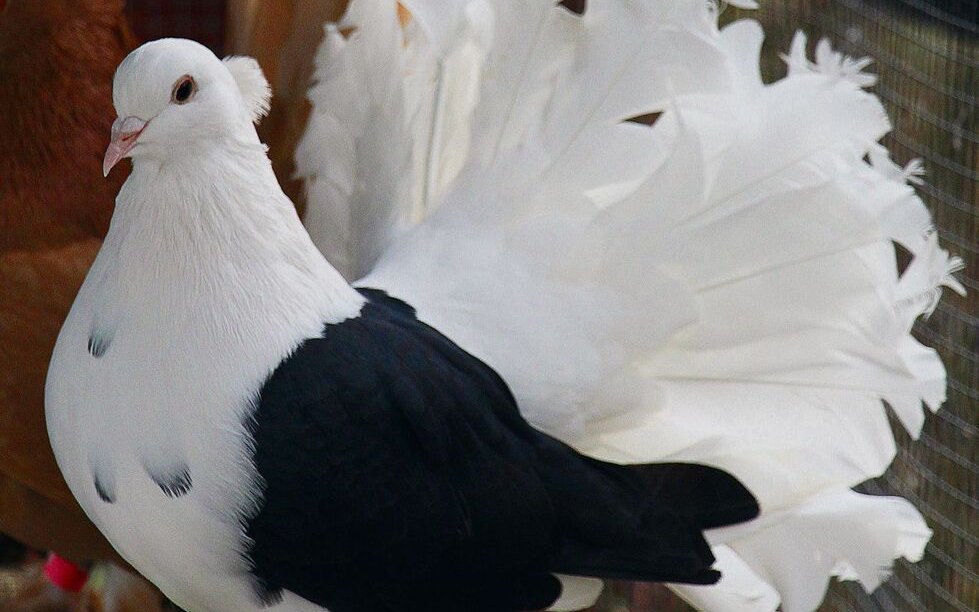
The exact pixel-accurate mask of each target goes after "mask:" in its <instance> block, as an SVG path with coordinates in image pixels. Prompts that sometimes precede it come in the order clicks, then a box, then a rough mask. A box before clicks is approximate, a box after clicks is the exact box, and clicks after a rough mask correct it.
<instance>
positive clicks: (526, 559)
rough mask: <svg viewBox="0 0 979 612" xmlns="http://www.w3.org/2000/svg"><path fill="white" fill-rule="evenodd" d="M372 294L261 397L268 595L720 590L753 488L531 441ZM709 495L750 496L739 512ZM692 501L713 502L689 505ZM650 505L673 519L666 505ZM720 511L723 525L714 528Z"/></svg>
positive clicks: (485, 376)
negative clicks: (730, 525)
mask: <svg viewBox="0 0 979 612" xmlns="http://www.w3.org/2000/svg"><path fill="white" fill-rule="evenodd" d="M364 294H365V295H366V296H367V297H368V299H369V302H368V304H367V305H365V307H364V309H363V311H362V313H361V316H359V317H357V318H355V319H350V320H347V321H344V322H342V323H340V324H337V325H328V326H327V328H326V329H325V331H324V333H323V336H322V337H321V338H316V339H311V340H308V341H306V342H305V343H304V344H303V345H301V346H300V347H299V348H298V349H297V351H296V352H295V353H294V354H293V355H292V356H291V357H290V358H289V359H287V360H286V361H284V362H283V363H282V364H281V365H280V366H279V368H278V369H277V370H276V371H275V372H274V373H273V374H272V376H271V377H270V379H269V380H268V381H267V383H266V384H265V386H264V387H263V389H262V391H261V394H260V397H259V402H258V407H257V410H256V412H255V415H254V421H253V423H252V431H253V434H254V444H255V464H256V467H257V469H258V472H259V474H260V475H261V477H262V478H263V479H264V485H265V490H264V499H263V503H262V505H261V507H260V509H259V510H258V512H257V514H256V515H255V516H254V517H251V518H250V519H248V520H247V521H246V534H247V536H248V537H249V541H250V542H251V544H250V549H249V550H248V556H249V557H250V560H251V562H252V563H253V567H254V570H253V573H254V575H255V577H256V582H257V585H258V590H259V593H260V595H261V596H262V597H264V598H265V599H266V600H267V601H269V602H273V601H275V600H276V599H277V597H278V594H279V593H281V590H282V589H286V590H289V591H292V592H294V593H296V594H298V595H300V596H302V597H304V598H306V599H308V600H310V601H313V602H315V603H318V604H320V605H323V606H325V607H328V608H329V609H330V610H331V611H333V612H345V611H348V610H349V611H357V612H373V611H389V610H390V611H393V610H399V611H403V610H427V611H443V610H444V611H446V612H449V611H460V610H468V611H473V612H477V611H480V610H486V611H495V612H499V611H506V610H532V609H540V608H544V607H546V606H548V605H549V604H550V603H552V602H553V600H554V599H555V598H556V597H557V595H558V592H559V585H558V583H557V581H556V580H555V579H554V578H553V577H551V575H550V573H549V572H551V571H563V572H568V573H578V574H586V575H597V576H608V577H621V578H627V579H646V580H654V579H661V580H682V581H689V582H713V581H714V580H716V578H717V575H716V573H714V572H712V571H710V570H709V566H710V564H711V563H712V561H713V559H712V557H711V556H710V552H709V549H707V547H706V544H705V543H704V542H703V540H702V537H701V535H700V529H702V528H703V527H704V526H708V523H711V521H713V522H714V523H716V522H718V521H717V516H718V514H717V513H718V512H721V513H722V515H723V516H724V517H725V521H726V522H732V521H729V520H727V519H732V518H733V519H736V520H744V518H750V517H751V516H754V513H756V512H757V506H756V505H754V500H753V499H752V498H751V496H750V495H749V494H747V492H746V491H745V490H744V489H743V487H741V486H740V485H739V484H737V483H736V481H733V479H731V478H730V477H729V476H727V475H725V474H723V473H722V472H717V471H716V470H711V469H710V468H703V467H702V466H672V467H670V466H663V467H660V466H651V467H650V469H648V470H646V472H645V473H644V474H639V473H636V472H634V471H632V470H631V469H630V468H626V467H623V466H613V465H609V464H605V463H601V462H598V461H593V460H590V459H585V458H583V457H581V456H580V455H578V454H577V453H575V452H574V451H573V450H571V449H569V448H568V447H566V446H564V445H563V444H561V443H559V442H557V441H555V440H553V439H551V438H549V437H547V436H546V435H544V434H542V433H540V432H538V431H536V430H534V429H533V428H532V427H530V426H529V425H528V424H527V423H526V421H524V419H523V418H522V417H521V416H520V413H519V411H518V409H517V406H516V402H515V401H514V399H513V397H512V395H511V393H510V391H509V389H508V388H507V387H506V385H505V383H504V382H503V381H502V379H500V377H499V376H498V375H497V374H496V373H495V372H494V371H493V370H492V369H491V368H489V367H488V366H486V365H485V364H483V363H482V362H481V361H479V360H478V359H476V358H475V357H473V356H471V355H469V354H468V353H466V352H465V351H463V350H462V349H460V348H459V347H458V346H456V345H455V344H453V343H452V342H451V341H450V340H448V339H447V338H445V337H444V336H442V335H441V334H439V333H438V332H437V331H435V330H434V329H432V328H430V327H428V326H426V325H424V324H423V323H420V322H419V321H418V320H417V319H416V318H415V315H414V311H413V310H412V309H411V308H410V307H409V306H408V305H407V304H404V303H403V302H400V301H398V300H395V299H393V298H390V297H388V296H387V295H386V294H384V293H383V292H379V291H371V290H364ZM650 470H651V471H650ZM666 472H669V473H670V476H669V477H668V478H667V480H668V481H669V482H670V483H673V484H669V485H667V486H664V483H663V480H664V479H663V477H662V474H663V473H666ZM694 473H695V474H694ZM656 474H660V476H657V475H656ZM692 474H693V475H692ZM729 481H730V482H729ZM731 482H733V483H734V484H733V485H732V484H731ZM678 483H679V484H678ZM691 483H692V484H691ZM705 486H706V487H709V488H712V489H714V490H722V491H725V492H732V491H733V494H732V495H731V496H730V497H731V499H734V500H735V502H733V503H734V506H733V510H732V509H727V506H725V505H724V504H721V506H723V507H724V508H726V509H724V510H718V509H717V507H716V506H718V504H716V503H715V502H716V501H717V499H714V498H715V497H717V498H719V497H720V496H719V495H718V494H714V493H708V494H705V493H704V492H703V489H704V487H705ZM718 487H720V489H718ZM725 487H727V488H725ZM691 489H693V490H696V491H697V493H696V494H695V495H696V496H699V497H704V496H705V495H706V496H708V497H711V499H709V500H706V501H702V500H699V499H698V500H697V501H696V502H693V505H695V506H697V509H692V508H690V507H687V506H689V505H690V504H691V502H689V501H687V497H689V494H690V490H691ZM677 490H682V491H684V493H683V496H684V497H683V500H684V501H679V502H677V503H676V504H674V505H675V506H677V507H675V508H674V507H671V506H670V503H671V499H672V497H673V496H674V494H673V491H677ZM651 492H656V493H657V494H658V495H659V498H660V500H661V501H663V502H665V504H666V505H664V504H660V503H658V504H653V506H651V504H650V499H649V497H650V493H651ZM728 497H729V496H727V495H726V494H725V495H724V500H725V502H728V501H729V500H728ZM705 503H706V504H708V505H710V510H709V513H711V515H710V516H711V518H709V519H708V518H703V517H699V516H697V512H701V511H702V509H703V506H704V504H705ZM729 505H730V504H729ZM702 513H703V512H702ZM651 526H652V527H655V528H651ZM709 526H713V525H712V524H711V525H709ZM660 527H661V528H660Z"/></svg>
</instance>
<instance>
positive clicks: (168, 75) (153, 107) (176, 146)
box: [102, 38, 271, 175]
mask: <svg viewBox="0 0 979 612" xmlns="http://www.w3.org/2000/svg"><path fill="white" fill-rule="evenodd" d="M270 96H271V91H270V89H269V85H268V82H267V81H266V80H265V77H264V76H263V75H262V70H261V68H259V66H258V62H256V61H255V60H254V59H252V58H250V57H228V58H225V59H224V60H220V59H218V58H217V57H216V56H215V55H214V54H213V53H212V52H211V51H210V50H209V49H208V48H207V47H205V46H203V45H201V44H199V43H196V42H194V41H190V40H182V39H176V38H165V39H162V40H156V41H153V42H149V43H146V44H145V45H143V46H141V47H139V48H137V49H136V50H134V51H133V52H132V53H130V54H129V55H128V56H127V57H126V59H125V60H123V62H122V64H120V65H119V68H118V70H116V75H115V79H114V80H113V85H112V102H113V104H114V105H115V108H116V113H117V115H118V118H117V119H116V120H115V122H114V123H113V124H112V140H111V142H110V143H109V147H108V149H107V150H106V152H105V159H104V160H103V165H102V169H103V172H104V173H105V174H106V175H108V174H109V170H111V169H112V167H113V166H115V165H116V164H117V163H119V161H120V160H121V159H123V158H124V157H131V158H133V159H134V160H137V159H139V158H141V157H146V158H155V159H156V160H157V161H159V162H165V161H166V160H167V159H168V158H170V157H172V156H175V155H187V154H188V153H192V152H194V151H200V150H205V149H207V148H208V147H210V146H214V145H215V144H218V143H222V142H227V141H228V140H229V139H230V140H244V141H248V142H253V141H255V140H256V138H257V137H256V136H255V130H254V127H253V123H255V122H257V121H258V120H259V119H260V118H261V117H262V116H263V115H265V113H266V112H267V111H268V108H269V98H270Z"/></svg>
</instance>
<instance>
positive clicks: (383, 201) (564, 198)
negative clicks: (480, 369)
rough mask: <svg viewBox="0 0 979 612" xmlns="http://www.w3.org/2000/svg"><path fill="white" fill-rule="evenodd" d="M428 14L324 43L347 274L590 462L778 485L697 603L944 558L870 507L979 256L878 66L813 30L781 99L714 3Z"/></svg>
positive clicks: (930, 385)
mask: <svg viewBox="0 0 979 612" xmlns="http://www.w3.org/2000/svg"><path fill="white" fill-rule="evenodd" d="M404 4H405V6H406V7H407V8H408V10H409V11H410V12H411V15H412V19H411V20H410V21H409V22H408V23H407V24H406V25H402V23H401V21H399V18H398V7H397V5H396V4H395V3H394V2H393V1H374V2H366V1H361V0H354V2H352V3H351V5H350V8H349V11H348V13H347V15H346V17H345V18H344V21H343V22H342V23H341V24H339V27H335V28H331V29H329V30H328V32H327V38H326V41H325V42H324V44H323V46H322V47H321V49H320V51H319V56H318V61H317V66H318V68H317V75H316V78H317V80H318V82H317V84H316V86H315V87H314V88H313V89H312V90H311V92H310V98H311V100H312V102H313V106H314V112H313V116H312V118H311V121H310V127H309V130H308V132H307V134H306V136H305V139H304V141H303V143H302V145H301V148H300V150H299V152H298V167H299V171H300V173H301V175H302V176H303V177H305V178H306V179H307V186H308V192H309V211H308V213H307V218H306V223H307V226H308V227H309V229H310V232H311V234H312V235H313V237H314V239H315V240H316V241H317V244H318V245H319V246H320V248H321V249H322V250H323V251H324V253H326V254H327V256H328V257H329V258H330V259H331V261H332V262H333V263H334V264H335V265H337V266H338V267H339V268H340V269H341V270H342V271H343V272H344V273H346V274H347V275H348V277H350V278H358V277H363V278H361V280H360V281H359V283H358V284H360V285H363V286H371V287H378V288H382V289H385V290H387V291H388V292H389V293H391V294H392V295H394V296H397V297H400V298H403V299H405V300H406V301H408V302H409V303H411V304H412V305H414V306H415V307H416V308H417V309H418V314H419V317H420V318H421V319H422V320H423V321H426V322H428V323H430V324H432V325H434V326H435V327H436V328H438V329H439V330H441V331H442V332H443V333H445V334H446V335H448V336H449V337H450V338H452V339H453V340H454V341H455V342H457V343H458V344H459V345H460V346H462V347H463V348H465V349H466V350H468V351H469V352H471V353H473V354H474V355H476V356H477V357H479V358H480V359H482V360H484V361H485V362H487V363H488V364H489V365H491V366H492V367H493V368H495V369H496V370H497V371H498V372H499V373H500V374H501V375H502V376H503V378H504V379H505V380H506V381H507V383H508V384H509V385H510V387H511V389H512V390H513V391H514V393H515V395H516V397H517V399H518V401H519V403H520V405H521V408H522V410H523V411H524V414H525V415H526V416H527V418H528V419H529V420H530V421H531V422H532V423H534V424H535V425H536V426H538V427H540V428H542V429H543V430H545V431H547V432H548V433H550V434H552V435H555V436H557V437H559V438H561V439H563V440H564V441H566V442H568V443H570V444H572V445H574V446H575V447H576V448H578V449H579V450H582V451H583V452H586V453H589V454H592V455H594V456H596V457H600V458H604V459H609V460H614V461H621V462H654V461H667V460H669V461H673V460H680V461H694V462H701V463H707V464H711V465H715V466H718V467H721V468H723V469H725V470H727V471H729V472H731V473H733V474H734V475H735V476H737V477H738V478H739V479H741V480H742V482H744V483H745V484H746V485H748V487H749V488H750V489H751V490H752V492H753V493H754V494H755V495H756V496H757V497H758V499H759V501H760V503H761V506H762V508H763V516H762V518H761V519H759V520H758V521H755V522H754V523H751V524H748V525H746V526H743V527H738V528H730V529H724V530H717V531H716V532H714V533H712V534H711V541H712V543H713V544H714V545H715V547H716V552H717V556H718V559H719V567H720V568H721V569H722V570H725V571H727V572H728V573H727V574H726V577H725V579H724V580H723V581H722V582H721V583H720V584H718V585H715V586H713V587H677V588H678V589H679V591H680V593H681V595H682V596H684V597H685V598H687V599H688V600H690V601H692V602H694V603H695V604H696V605H698V606H701V607H703V608H704V609H711V610H773V609H774V608H775V607H776V606H777V605H781V606H782V608H783V609H785V610H790V611H791V610H808V609H811V608H813V607H815V606H816V605H818V602H819V600H820V599H821V598H822V596H823V593H824V590H825V585H826V583H827V581H828V579H829V577H830V576H837V577H839V578H841V579H854V580H860V581H861V582H862V583H863V585H864V586H865V587H867V588H868V589H873V588H875V587H876V586H877V585H878V584H879V583H880V581H881V580H882V578H883V574H882V570H881V568H886V567H889V566H890V565H891V563H892V562H893V560H894V559H895V558H897V557H905V558H908V559H911V560H915V559H918V558H920V556H921V554H922V551H923V548H924V545H925V544H926V543H927V540H928V537H929V535H930V532H929V531H928V529H927V527H926V526H925V524H924V521H923V519H922V518H921V516H920V515H919V514H918V513H917V511H915V510H914V509H913V508H912V507H911V506H910V505H909V504H908V503H907V502H904V501H903V500H897V499H891V498H880V497H871V496H866V495H860V494H857V493H854V492H852V491H850V490H849V488H850V487H852V486H854V485H857V484H859V483H860V482H863V481H865V480H867V479H869V478H873V477H875V476H878V475H880V474H881V473H882V472H883V471H884V470H885V469H886V468H887V466H888V465H889V464H890V462H891V460H892V459H893V457H894V453H895V445H894V438H893V435H892V432H891V430H890V427H889V425H888V422H887V418H886V414H885V408H884V405H883V403H882V401H881V400H886V401H887V403H888V404H890V405H891V406H892V407H893V409H894V411H895V413H896V414H897V416H898V417H899V418H900V420H901V422H902V424H903V425H904V426H905V427H906V428H907V429H908V431H909V432H910V433H911V434H912V435H917V433H918V432H919V431H920V428H921V425H922V423H923V420H924V411H923V409H922V405H923V404H924V405H925V406H927V407H928V408H929V409H931V410H937V409H938V408H939V406H940V405H941V404H942V402H943V401H944V398H945V371H944V368H943V366H942V364H941V362H940V360H939V359H938V356H937V355H936V354H935V352H934V351H933V350H931V349H930V348H927V347H925V346H922V345H921V344H920V343H918V342H917V341H916V340H915V339H914V338H912V337H911V335H910V334H909V330H910V328H911V325H912V323H913V321H914V320H915V319H916V318H917V317H918V316H920V315H922V314H925V313H928V312H930V311H931V309H933V308H934V305H935V303H936V302H937V300H938V298H939V295H940V290H941V287H942V286H948V287H951V288H952V289H954V290H956V291H959V292H961V291H962V287H961V285H959V284H958V283H957V282H956V281H955V280H954V279H953V278H952V276H951V274H952V273H953V272H954V271H956V270H957V269H958V268H959V267H960V266H961V261H960V260H959V259H958V258H955V257H950V256H949V255H948V253H947V252H945V251H944V250H942V249H941V248H939V246H938V244H937V240H936V238H935V234H934V232H933V231H931V229H930V224H931V220H930V215H929V213H928V211H927V210H926V208H925V207H924V205H923V203H922V201H921V200H920V199H919V198H918V196H917V195H916V194H915V192H914V189H913V188H912V187H911V186H909V184H908V183H909V182H918V181H920V179H919V178H918V176H917V175H918V174H919V172H918V167H917V166H910V167H909V168H908V169H907V170H905V169H901V168H898V167H897V166H895V165H894V164H893V163H892V162H891V161H890V160H889V158H888V156H887V153H886V151H884V150H883V149H882V148H881V147H880V145H878V144H877V142H878V141H879V139H880V138H881V137H882V136H883V135H884V134H885V133H886V132H887V131H888V130H889V129H890V124H889V122H888V120H887V117H886V114H885V112H884V110H883V108H882V106H881V104H880V102H879V101H878V100H877V98H876V97H875V96H873V95H871V94H869V93H867V92H866V91H864V90H863V87H865V86H867V85H870V84H872V83H873V77H872V76H870V75H867V74H865V73H863V72H862V71H861V70H862V69H863V68H864V67H865V66H866V62H865V61H863V60H858V61H854V60H851V59H849V58H846V57H843V56H842V55H839V54H837V53H834V52H833V51H832V49H831V48H830V47H829V45H828V44H826V43H820V45H819V46H818V47H817V53H816V60H815V62H813V61H810V60H809V59H808V58H807V57H806V54H805V39H804V37H802V36H801V35H799V36H797V37H796V39H795V41H794V42H793V44H792V48H791V50H790V53H789V55H788V56H787V57H786V60H787V62H788V64H789V67H790V71H789V75H788V76H787V77H786V78H784V79H782V80H780V81H778V82H776V83H772V84H765V83H763V82H762V80H761V77H760V75H759V68H758V65H759V52H760V48H761V41H762V32H761V29H760V27H759V26H758V25H757V23H755V22H752V21H742V22H738V23H735V24H732V25H731V26H728V27H727V28H725V29H724V30H723V31H718V29H717V25H716V15H715V14H714V11H713V10H712V9H711V7H710V6H709V5H708V3H705V2H703V1H702V0H663V1H658V2H643V1H640V0H606V1H601V2H600V1H597V0H596V1H593V2H590V3H589V4H588V8H587V10H586V12H585V13H584V15H582V16H578V15H574V14H572V13H570V12H569V11H567V10H565V9H564V8H563V7H559V6H556V5H555V2H553V1H552V0H496V1H494V2H489V1H487V0H452V1H451V2H436V1H435V0H408V1H405V2H404ZM740 4H744V5H750V4H753V3H750V2H742V3H740ZM650 113H660V115H659V118H658V120H657V121H656V122H655V124H654V125H653V126H652V127H647V126H645V125H639V124H637V123H633V122H628V121H627V120H628V119H630V118H633V117H635V116H638V115H645V114H650ZM867 159H869V160H870V161H869V162H868V161H866V160H867ZM894 243H898V244H900V245H902V246H903V247H904V248H906V249H907V250H908V251H909V252H910V253H911V254H912V255H913V259H912V261H911V264H910V266H909V267H908V268H907V269H906V270H905V271H904V272H903V274H899V273H898V269H897V265H896V258H895V247H894ZM816 560H818V562H817V561H816ZM579 594H580V593H579Z"/></svg>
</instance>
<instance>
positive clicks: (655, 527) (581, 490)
mask: <svg viewBox="0 0 979 612" xmlns="http://www.w3.org/2000/svg"><path fill="white" fill-rule="evenodd" d="M580 460H581V461H582V463H581V464H580V465H581V467H584V468H586V469H587V470H592V471H594V472H597V473H599V474H601V477H602V481H603V482H606V483H609V482H610V483H612V484H613V485H614V487H615V490H616V491H617V494H613V495H612V496H609V495H608V494H606V493H604V492H603V490H602V489H599V488H595V487H592V488H589V487H582V486H581V485H582V483H585V482H589V481H588V480H585V479H583V478H580V477H577V478H575V477H574V476H572V478H573V479H574V480H575V481H576V482H577V483H578V486H577V487H575V489H574V490H573V491H572V490H568V489H567V488H565V487H561V486H560V484H558V486H556V487H554V488H553V490H554V492H555V494H556V498H555V502H556V507H557V510H558V513H559V517H560V520H561V523H562V524H563V525H565V527H566V532H565V536H564V537H563V539H562V542H561V545H560V546H559V548H558V549H557V551H556V552H555V554H554V555H553V557H552V558H551V559H550V561H549V565H548V568H549V569H551V570H552V571H555V572H558V573H562V574H569V575H577V576H591V577H596V578H607V579H613V580H634V581H655V582H682V583H687V584H712V583H714V582H716V581H717V580H718V578H719V577H720V574H719V573H718V572H717V571H714V570H713V569H711V566H712V565H713V563H714V555H713V553H712V552H711V548H710V546H709V544H708V543H707V541H706V540H705V539H704V530H706V529H713V528H717V527H724V526H729V525H735V524H739V523H742V522H745V521H749V520H751V519H753V518H755V517H756V516H758V511H759V508H758V502H757V501H756V500H755V498H754V496H753V495H752V494H751V492H750V491H748V490H747V489H746V488H745V487H744V485H742V484H741V483H740V482H738V481H737V479H735V478H734V477H733V476H731V475H730V474H727V473H725V472H723V471H722V470H718V469H716V468H712V467H709V466H705V465H697V464H687V463H668V464H656V465H629V466H626V465H617V464H611V463H604V462H601V461H598V460H595V459H589V458H587V457H580ZM579 469H580V468H579ZM559 470H560V471H559V473H557V474H555V475H554V476H552V477H551V478H552V480H553V481H557V482H558V483H560V482H561V481H563V480H564V479H565V478H567V477H568V475H573V474H574V473H575V472H576V471H577V470H576V468H575V467H572V466H568V465H561V466H559ZM591 482H595V481H594V480H592V481H591ZM599 486H600V485H599ZM610 504H614V506H615V508H614V511H613V510H611V509H610V508H608V507H607V506H608V505H610ZM596 511H597V512H598V513H599V514H598V515H596V514H595V512H596ZM630 519H631V520H630Z"/></svg>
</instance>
